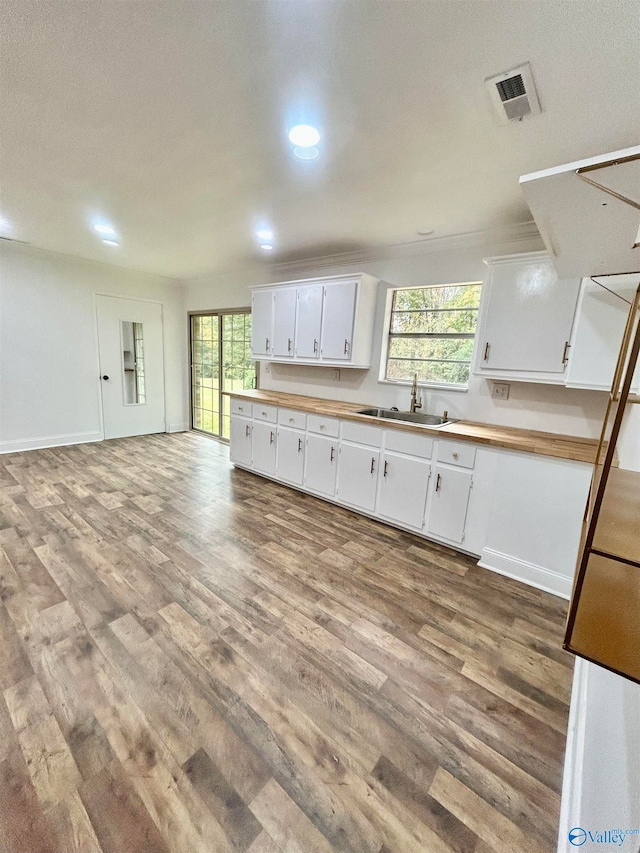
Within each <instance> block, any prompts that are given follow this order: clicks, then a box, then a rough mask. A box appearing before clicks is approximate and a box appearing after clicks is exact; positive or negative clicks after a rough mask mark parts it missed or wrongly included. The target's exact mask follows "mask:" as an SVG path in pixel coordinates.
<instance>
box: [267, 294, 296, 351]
mask: <svg viewBox="0 0 640 853" xmlns="http://www.w3.org/2000/svg"><path fill="white" fill-rule="evenodd" d="M295 335H296V291H295V290H294V289H292V288H287V287H279V288H276V289H275V290H274V291H273V346H272V347H271V354H272V355H273V356H276V357H278V358H293V342H294V340H295Z"/></svg>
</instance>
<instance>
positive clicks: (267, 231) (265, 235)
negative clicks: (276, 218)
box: [256, 228, 273, 240]
mask: <svg viewBox="0 0 640 853" xmlns="http://www.w3.org/2000/svg"><path fill="white" fill-rule="evenodd" d="M256 237H257V238H258V240H273V231H272V230H271V228H259V229H258V230H257V231H256Z"/></svg>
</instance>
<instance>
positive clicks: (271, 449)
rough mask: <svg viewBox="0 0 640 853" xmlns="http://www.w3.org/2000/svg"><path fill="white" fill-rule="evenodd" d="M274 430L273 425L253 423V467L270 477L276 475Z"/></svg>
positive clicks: (275, 436) (275, 437)
mask: <svg viewBox="0 0 640 853" xmlns="http://www.w3.org/2000/svg"><path fill="white" fill-rule="evenodd" d="M276 429H277V428H276V425H275V424H270V423H263V422H261V421H254V422H253V441H252V444H251V448H252V452H253V467H254V468H255V469H256V471H261V472H262V473H263V474H269V476H270V477H273V476H274V475H275V473H276V439H277V435H276Z"/></svg>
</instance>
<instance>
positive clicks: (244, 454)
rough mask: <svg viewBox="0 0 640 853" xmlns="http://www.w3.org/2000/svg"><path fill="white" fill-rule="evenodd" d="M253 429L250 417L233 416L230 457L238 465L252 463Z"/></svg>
mask: <svg viewBox="0 0 640 853" xmlns="http://www.w3.org/2000/svg"><path fill="white" fill-rule="evenodd" d="M251 429H252V424H251V420H250V418H241V417H238V416H237V415H232V416H231V435H230V449H229V458H230V459H231V461H232V462H237V464H238V465H251Z"/></svg>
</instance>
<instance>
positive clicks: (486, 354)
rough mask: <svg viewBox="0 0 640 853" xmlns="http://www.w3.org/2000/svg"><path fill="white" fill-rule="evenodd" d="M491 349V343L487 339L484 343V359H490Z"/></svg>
mask: <svg viewBox="0 0 640 853" xmlns="http://www.w3.org/2000/svg"><path fill="white" fill-rule="evenodd" d="M490 349H491V344H490V343H489V342H488V341H487V343H486V344H485V345H484V361H489V350H490Z"/></svg>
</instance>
